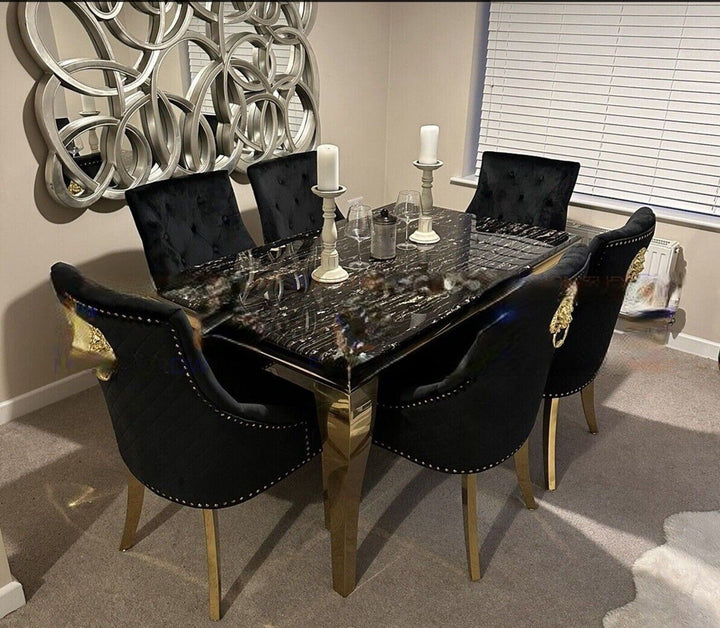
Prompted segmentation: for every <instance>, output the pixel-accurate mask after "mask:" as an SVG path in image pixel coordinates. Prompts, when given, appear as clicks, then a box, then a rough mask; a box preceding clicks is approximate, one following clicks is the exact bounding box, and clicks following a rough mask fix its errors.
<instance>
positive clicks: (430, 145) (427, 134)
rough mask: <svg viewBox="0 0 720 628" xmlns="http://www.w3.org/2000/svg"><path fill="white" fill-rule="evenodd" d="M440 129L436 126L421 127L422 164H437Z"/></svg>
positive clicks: (420, 158) (419, 158) (420, 160)
mask: <svg viewBox="0 0 720 628" xmlns="http://www.w3.org/2000/svg"><path fill="white" fill-rule="evenodd" d="M439 134H440V128H439V127H438V126H437V125H436V124H426V125H425V126H421V127H420V157H418V161H419V162H420V163H421V164H435V163H437V160H438V158H437V147H438V135H439Z"/></svg>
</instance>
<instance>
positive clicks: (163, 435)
mask: <svg viewBox="0 0 720 628" xmlns="http://www.w3.org/2000/svg"><path fill="white" fill-rule="evenodd" d="M51 280H52V283H53V286H54V288H55V291H56V293H57V295H58V298H59V299H60V301H61V303H63V305H65V306H66V307H69V308H71V309H72V311H73V312H74V314H75V315H77V316H79V317H80V318H81V319H83V320H84V321H85V322H86V323H88V324H89V325H91V326H92V328H94V330H95V341H96V343H105V342H107V343H109V345H110V347H111V348H112V351H113V353H114V355H115V360H116V362H115V364H114V368H113V370H112V373H111V374H110V375H109V378H105V379H106V381H101V382H100V385H101V388H102V391H103V393H104V395H105V401H106V404H107V408H108V411H109V413H110V417H111V420H112V424H113V429H114V431H115V437H116V440H117V444H118V448H119V451H120V455H121V456H122V458H123V460H124V462H125V464H126V465H127V467H128V469H129V470H130V472H131V473H132V474H133V475H134V476H135V477H136V478H137V479H138V480H139V481H140V482H142V483H143V484H144V485H145V486H147V487H148V488H150V489H151V490H152V491H154V492H156V493H158V494H159V495H162V496H163V497H165V498H167V499H170V500H172V501H176V502H179V503H181V504H184V505H188V506H194V507H198V508H222V507H226V506H231V505H233V504H236V503H239V502H241V501H245V500H246V499H249V498H250V497H253V496H255V495H257V494H258V493H259V492H261V490H262V487H263V486H264V487H265V488H267V487H268V486H269V485H270V484H272V483H274V482H275V481H277V480H278V479H280V478H281V477H285V475H287V473H288V469H289V468H290V467H291V466H295V465H297V466H299V465H300V464H302V463H303V462H304V461H305V460H306V459H307V458H308V457H309V453H308V452H309V447H310V441H309V437H308V432H307V423H306V422H298V423H291V422H289V421H287V422H285V423H284V424H280V425H279V424H274V423H270V421H271V420H272V416H269V414H270V412H269V411H267V409H266V408H264V407H262V406H260V405H259V404H257V403H242V401H237V400H235V399H233V398H232V397H231V396H230V395H229V394H228V393H227V392H226V391H225V389H223V388H222V387H221V386H220V384H219V383H218V381H217V380H216V378H215V376H214V374H213V372H212V370H211V369H210V367H209V366H208V363H207V361H206V360H205V357H204V355H203V352H202V351H201V349H200V347H199V345H198V342H197V341H196V339H195V337H194V333H193V329H192V327H191V326H190V324H189V322H188V320H187V317H186V316H185V314H184V313H183V311H182V310H181V309H180V308H179V307H178V306H175V305H172V304H169V303H165V302H160V301H156V300H151V299H146V298H142V297H137V296H130V295H125V294H120V293H117V292H114V291H112V290H109V289H107V288H104V287H103V286H100V285H98V284H96V283H94V282H91V281H89V280H87V279H85V278H84V277H83V276H82V275H81V274H80V273H79V272H78V271H77V270H76V269H75V268H74V267H72V266H70V265H68V264H63V263H56V264H54V265H53V267H52V270H51ZM242 368H243V365H242V364H237V365H236V369H237V377H238V378H242ZM258 486H259V487H261V488H260V490H257V487H258Z"/></svg>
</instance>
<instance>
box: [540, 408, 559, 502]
mask: <svg viewBox="0 0 720 628" xmlns="http://www.w3.org/2000/svg"><path fill="white" fill-rule="evenodd" d="M559 404H560V399H558V398H557V397H556V398H554V399H545V404H544V406H543V457H544V462H545V488H547V489H548V490H549V491H554V490H555V487H556V481H555V433H556V431H557V416H558V406H559Z"/></svg>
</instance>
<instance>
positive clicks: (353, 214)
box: [345, 203, 372, 270]
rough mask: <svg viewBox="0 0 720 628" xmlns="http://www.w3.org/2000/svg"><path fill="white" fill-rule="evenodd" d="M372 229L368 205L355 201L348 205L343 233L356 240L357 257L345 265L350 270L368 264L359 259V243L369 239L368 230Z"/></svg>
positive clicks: (359, 268)
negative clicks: (348, 209) (353, 203)
mask: <svg viewBox="0 0 720 628" xmlns="http://www.w3.org/2000/svg"><path fill="white" fill-rule="evenodd" d="M371 229H372V209H371V208H370V206H369V205H361V204H360V203H356V204H355V205H353V206H352V207H350V211H348V217H347V225H346V226H345V233H346V234H347V235H348V236H349V237H350V238H352V239H353V240H355V241H356V242H357V259H356V260H355V261H352V262H350V263H349V264H348V265H347V267H348V268H350V269H351V270H362V269H363V268H367V267H368V266H369V264H368V263H367V262H363V261H362V260H361V259H360V243H361V242H363V241H364V240H369V239H370V231H371Z"/></svg>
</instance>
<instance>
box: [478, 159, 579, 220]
mask: <svg viewBox="0 0 720 628" xmlns="http://www.w3.org/2000/svg"><path fill="white" fill-rule="evenodd" d="M579 172H580V164H579V163H576V162H573V161H562V160H559V159H548V158H546V157H535V156H534V155H520V154H515V153H498V152H493V151H485V152H484V153H483V156H482V165H481V167H480V176H479V178H478V186H477V190H476V191H475V195H474V196H473V198H472V200H471V201H470V205H468V208H467V211H468V212H470V213H471V214H475V215H476V216H477V217H478V218H480V217H488V218H497V219H498V220H503V221H506V222H519V223H523V224H528V225H535V226H537V227H546V228H548V229H557V230H558V231H563V230H564V229H565V224H566V223H567V210H568V204H569V203H570V197H571V196H572V193H573V189H574V188H575V182H576V181H577V177H578V173H579Z"/></svg>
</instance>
